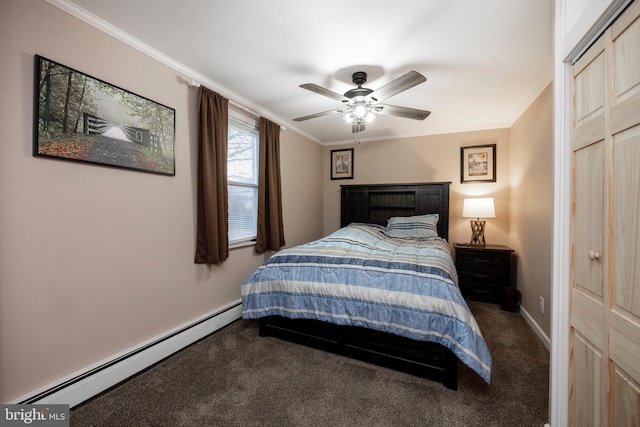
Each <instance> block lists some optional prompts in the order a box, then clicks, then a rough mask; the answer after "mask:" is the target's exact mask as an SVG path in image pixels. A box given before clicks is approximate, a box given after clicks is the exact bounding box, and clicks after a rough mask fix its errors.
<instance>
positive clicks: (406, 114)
mask: <svg viewBox="0 0 640 427" xmlns="http://www.w3.org/2000/svg"><path fill="white" fill-rule="evenodd" d="M380 107H382V108H381V109H380ZM376 111H377V112H378V113H380V114H387V115H389V116H397V117H403V118H405V119H413V120H424V119H426V118H427V117H429V114H431V111H425V110H418V109H417V108H408V107H398V106H397V105H389V104H377V105H376Z"/></svg>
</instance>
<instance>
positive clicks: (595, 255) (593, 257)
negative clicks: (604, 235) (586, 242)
mask: <svg viewBox="0 0 640 427" xmlns="http://www.w3.org/2000/svg"><path fill="white" fill-rule="evenodd" d="M589 259H590V260H591V261H593V260H599V259H600V252H595V251H589Z"/></svg>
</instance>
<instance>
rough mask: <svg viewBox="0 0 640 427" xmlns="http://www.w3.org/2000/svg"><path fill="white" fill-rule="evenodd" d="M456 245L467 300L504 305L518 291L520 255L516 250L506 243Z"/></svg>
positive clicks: (462, 289)
mask: <svg viewBox="0 0 640 427" xmlns="http://www.w3.org/2000/svg"><path fill="white" fill-rule="evenodd" d="M453 246H454V249H455V257H456V259H455V261H456V270H457V271H458V281H459V286H460V291H461V292H462V295H463V296H464V297H465V298H466V299H468V300H474V301H484V302H489V303H494V304H503V305H504V302H505V298H509V297H510V296H512V295H514V294H517V292H515V291H516V288H517V284H516V260H517V257H516V253H515V251H514V250H513V249H511V248H510V247H508V246H503V245H486V246H481V247H480V246H469V245H468V244H462V243H455V244H454V245H453ZM516 305H517V302H516ZM503 308H504V307H503ZM509 308H512V309H510V310H509V311H517V310H515V307H509ZM505 309H506V308H505Z"/></svg>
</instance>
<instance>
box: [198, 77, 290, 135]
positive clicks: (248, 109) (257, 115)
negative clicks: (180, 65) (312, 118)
mask: <svg viewBox="0 0 640 427" xmlns="http://www.w3.org/2000/svg"><path fill="white" fill-rule="evenodd" d="M189 86H191V87H200V86H201V85H200V83H199V82H197V81H195V80H194V79H191V81H189ZM229 103H230V104H231V105H233V106H234V107H236V108H240V109H241V110H244V111H246V112H247V113H250V114H253V115H254V116H256V117H264V116H263V115H262V114H260V113H258V112H256V111H253V110H252V109H251V108H249V107H246V106H244V105H242V104H240V103H239V102H236V101H234V100H233V99H229ZM265 118H266V117H265ZM276 124H277V125H278V126H280V130H282V131H285V130H287V127H286V126H282V125H281V124H280V123H276Z"/></svg>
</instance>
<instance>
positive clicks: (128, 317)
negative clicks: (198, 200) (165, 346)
mask: <svg viewBox="0 0 640 427" xmlns="http://www.w3.org/2000/svg"><path fill="white" fill-rule="evenodd" d="M0 39H1V40H2V42H1V43H0V76H1V78H0V93H2V98H1V99H0V131H1V132H2V133H1V135H2V139H1V141H0V352H1V353H0V378H1V380H0V401H2V402H6V401H9V400H13V399H16V398H18V397H20V396H23V395H25V394H29V393H31V392H33V391H34V390H36V389H37V388H39V387H43V386H46V385H48V384H50V383H52V382H55V381H58V380H60V379H61V378H62V377H64V376H66V375H69V374H71V373H74V372H76V371H78V370H81V369H84V368H86V367H88V366H89V365H91V364H93V363H96V362H98V361H101V360H103V359H105V358H109V357H111V356H113V355H115V354H117V353H118V352H121V351H123V350H126V349H129V348H131V347H133V346H136V345H138V344H139V343H141V342H143V341H145V340H147V339H149V338H151V337H155V336H158V335H160V334H162V333H164V332H166V331H168V330H171V329H173V328H175V327H177V326H179V325H182V324H184V323H187V322H189V321H191V320H193V319H197V318H199V317H201V316H203V315H205V314H208V313H211V312H215V311H216V310H218V309H220V308H222V307H224V306H226V305H228V304H231V303H235V302H237V301H238V300H239V298H240V284H241V283H242V281H243V280H244V279H245V278H246V277H247V276H249V274H250V273H251V272H252V271H253V270H254V269H255V268H256V267H257V266H258V265H259V264H261V263H262V262H263V260H264V258H265V257H264V256H262V255H260V256H259V255H255V254H254V251H253V248H252V247H249V248H242V249H236V250H233V251H232V252H231V255H230V258H229V259H228V260H227V261H226V262H224V263H223V264H221V265H219V266H212V267H207V266H202V265H196V264H194V263H193V258H194V248H195V237H194V236H195V212H196V210H195V194H196V188H195V170H196V169H195V168H196V149H195V147H196V135H197V131H196V115H195V112H196V90H195V89H193V88H189V87H188V86H186V85H185V84H183V83H181V79H180V76H179V75H178V73H177V72H176V71H174V70H173V69H171V68H169V67H167V66H165V65H162V64H160V63H159V62H157V61H155V60H154V59H152V58H150V57H148V56H146V55H144V54H142V53H140V52H139V51H137V50H135V49H133V48H131V47H129V46H126V45H124V44H123V43H121V42H119V41H117V40H115V39H114V38H112V37H109V36H108V35H106V34H104V33H102V32H100V31H98V30H96V29H94V28H92V27H90V26H88V25H87V24H84V23H82V22H81V21H79V20H77V19H75V18H73V17H71V16H70V15H68V14H66V13H65V12H63V11H61V10H60V9H58V8H56V7H54V6H51V5H50V4H48V3H46V2H44V1H36V0H27V1H25V0H3V1H2V3H1V6H0ZM36 53H37V54H40V55H43V56H45V57H48V58H50V59H53V60H55V61H58V62H60V63H62V64H65V65H67V66H70V67H72V68H75V69H77V70H80V71H83V72H85V73H87V74H90V75H92V76H94V77H97V78H101V79H103V80H105V81H107V82H109V83H112V84H114V85H117V86H119V87H122V88H124V89H128V90H131V91H133V92H135V93H137V94H139V95H142V96H145V97H147V98H150V99H152V100H154V101H157V102H160V103H162V104H165V105H168V106H170V107H172V108H174V109H175V110H176V176H175V177H167V176H161V175H154V174H147V173H141V172H133V171H127V170H123V169H114V168H106V167H99V166H93V165H85V164H81V163H76V162H63V161H55V160H49V159H43V158H34V157H32V155H31V144H32V109H33V88H32V86H33V55H34V54H36ZM281 150H282V176H283V180H284V183H283V199H284V207H283V211H284V220H285V234H286V239H287V242H288V244H289V245H292V244H297V243H301V242H304V241H308V240H312V239H315V238H318V237H320V235H321V234H322V231H323V223H322V215H321V211H322V204H323V196H322V187H323V182H322V179H323V173H324V172H323V169H322V168H321V164H322V157H323V155H324V150H323V148H322V147H320V146H319V145H318V144H316V143H314V142H312V141H309V140H307V139H305V138H303V137H301V136H299V135H296V134H295V133H292V132H291V131H285V132H284V133H282V140H281ZM301 159H304V160H303V161H301Z"/></svg>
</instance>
